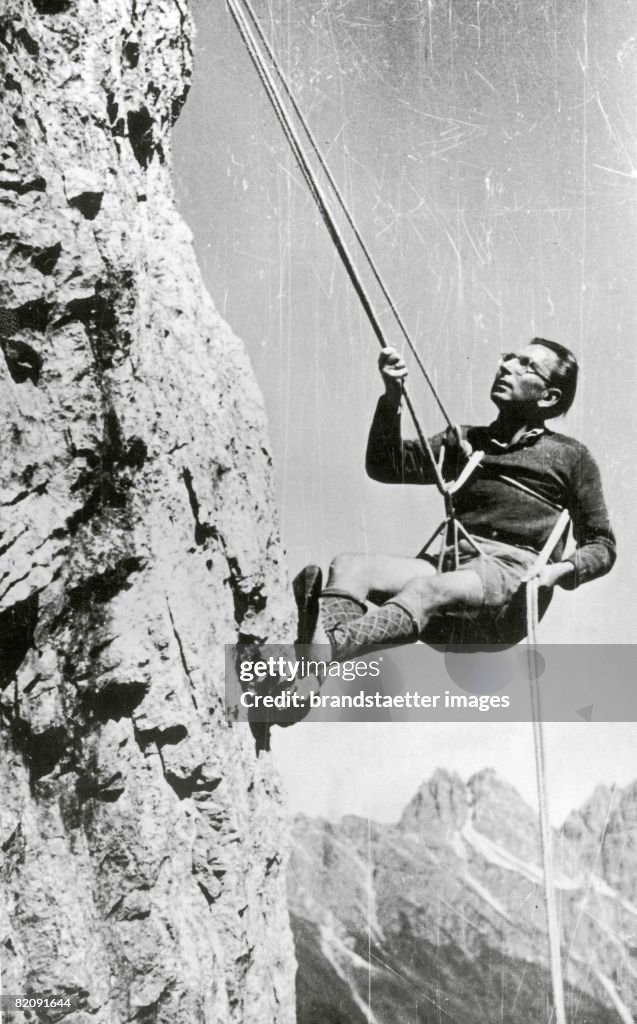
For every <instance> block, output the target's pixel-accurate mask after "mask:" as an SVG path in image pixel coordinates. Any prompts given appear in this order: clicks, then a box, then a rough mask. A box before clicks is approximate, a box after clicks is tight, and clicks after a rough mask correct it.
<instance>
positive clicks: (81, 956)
mask: <svg viewBox="0 0 637 1024" xmlns="http://www.w3.org/2000/svg"><path fill="white" fill-rule="evenodd" d="M191 39H192V25H191V20H190V14H189V11H188V5H187V3H186V0H99V2H98V0H4V3H3V5H2V9H1V12H0V61H1V62H2V76H1V82H0V89H1V91H2V97H1V117H2V133H1V140H2V141H1V153H0V197H1V199H2V223H1V225H0V253H1V258H2V265H3V269H2V278H1V282H0V307H2V311H1V313H0V347H1V354H0V406H1V408H2V415H3V429H2V440H1V442H0V452H1V457H0V530H1V536H0V688H1V689H0V692H1V705H0V707H1V714H2V718H1V725H2V729H1V750H0V787H1V791H2V806H1V807H0V845H1V847H2V851H3V853H2V867H1V873H0V961H1V963H2V981H3V987H4V991H5V993H31V992H49V993H53V994H57V995H65V996H68V997H69V999H70V1003H71V1009H70V1010H69V1009H68V1008H67V1009H66V1010H62V1011H60V1010H57V1011H55V1013H53V1014H52V1015H49V1016H47V1014H46V1013H44V1016H41V1019H43V1020H48V1019H61V1017H64V1018H65V1019H68V1020H69V1021H73V1022H74V1024H75V1022H77V1024H83V1022H87V1021H89V1020H90V1021H94V1022H96V1024H98V1022H99V1024H120V1022H124V1021H138V1022H150V1021H153V1022H169V1021H170V1022H171V1024H174V1022H179V1021H184V1022H186V1021H187V1022H188V1024H192V1022H195V1021H201V1022H210V1024H212V1022H214V1024H226V1022H230V1021H233V1022H238V1021H241V1022H245V1024H252V1022H254V1024H273V1022H281V1024H285V1022H290V1021H292V1020H293V1018H294V1011H293V992H292V988H293V984H292V982H293V954H292V944H291V936H290V932H289V926H288V920H287V911H286V909H285V904H284V892H283V872H284V864H285V859H286V846H285V830H284V827H283V826H282V816H281V813H280V809H279V797H278V793H277V789H276V784H275V782H274V781H273V776H272V773H271V766H270V764H269V758H268V755H267V752H265V751H264V750H263V749H262V752H261V755H260V756H257V754H256V752H255V742H254V738H253V737H252V736H251V735H250V733H249V732H247V731H246V728H244V727H240V728H239V727H236V728H232V729H231V728H229V727H228V726H227V725H226V724H225V721H224V716H223V711H222V684H223V649H222V646H221V645H222V644H223V643H224V642H229V641H232V640H233V639H235V638H236V637H237V635H241V636H242V637H243V638H246V637H259V638H260V637H263V638H266V637H267V638H270V639H275V638H278V637H279V636H280V635H281V633H282V632H283V631H284V630H285V629H286V628H287V624H288V621H289V615H290V611H291V609H290V605H289V601H288V598H287V596H286V590H285V572H284V570H283V568H282V564H281V550H280V547H279V539H278V535H277V527H276V517H275V515H274V512H273V505H272V492H271V477H270V456H269V453H268V447H267V442H266V440H265V431H264V418H263V412H262V405H261V400H260V396H259V393H258V391H257V389H256V387H255V383H254V381H253V378H252V375H251V372H250V368H249V366H248V364H247V360H246V358H245V355H244V352H243V350H242V347H241V345H240V343H239V342H238V341H237V339H236V338H235V337H234V336H233V335H232V333H231V331H230V330H229V328H228V327H227V326H226V325H225V324H224V323H223V321H222V320H221V319H220V317H219V316H218V315H217V313H216V311H215V309H214V307H213V305H212V302H211V300H210V299H209V297H208V296H207V295H206V293H205V292H204V290H203V287H202V284H201V280H200V277H199V273H198V270H197V267H196V265H195V262H194V258H193V252H192V249H191V245H190V238H189V233H188V231H187V229H186V228H185V226H184V224H183V223H182V222H181V221H180V219H179V217H178V216H177V215H176V213H175V209H174V205H173V196H172V189H171V182H170V142H169V135H170V129H171V126H172V124H173V122H174V121H175V119H176V118H177V116H178V114H179V111H180V108H181V106H182V104H183V102H184V100H185V97H186V94H187V90H188V82H189V77H190V73H191V59H192V50H191ZM261 740H262V742H261V747H262V748H263V747H264V746H267V744H264V742H263V737H262V738H261ZM21 1019H22V1018H21Z"/></svg>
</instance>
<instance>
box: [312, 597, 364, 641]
mask: <svg viewBox="0 0 637 1024" xmlns="http://www.w3.org/2000/svg"><path fill="white" fill-rule="evenodd" d="M366 611H367V608H366V607H365V605H364V604H363V602H362V601H359V600H358V599H357V598H355V597H352V596H351V595H350V594H346V593H345V592H342V593H341V592H338V591H329V590H324V591H323V593H322V594H321V622H322V624H323V628H324V630H325V631H326V633H331V631H332V630H333V629H335V628H336V627H337V626H341V625H346V624H347V623H348V622H352V621H353V620H354V619H360V617H361V615H364V614H365V612H366Z"/></svg>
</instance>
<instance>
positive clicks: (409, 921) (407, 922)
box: [288, 769, 637, 1024]
mask: <svg viewBox="0 0 637 1024" xmlns="http://www.w3.org/2000/svg"><path fill="white" fill-rule="evenodd" d="M552 837H553V844H554V855H555V865H556V891H557V896H558V903H559V907H560V917H561V934H562V956H563V962H564V973H565V985H566V1000H567V1007H568V1020H569V1024H611V1022H616V1021H624V1022H626V1021H632V1020H633V1013H634V1007H635V1002H636V994H637V963H636V960H635V958H636V956H637V941H636V940H635V935H636V934H637V901H635V900H634V895H635V882H634V879H633V878H632V875H631V869H630V863H629V860H630V854H631V851H632V850H633V847H634V846H637V843H636V842H635V840H636V839H637V786H635V785H631V786H628V787H626V788H625V789H623V790H620V789H619V788H617V787H614V788H612V789H610V788H608V787H597V789H596V790H595V791H594V793H593V794H591V797H590V798H589V799H588V800H587V801H585V802H584V803H583V804H582V806H581V807H580V808H578V809H576V810H575V811H573V812H572V813H571V815H569V817H568V818H567V819H566V821H565V822H564V823H563V825H562V826H560V827H559V828H555V829H553V830H552ZM288 889H289V905H290V911H291V916H292V923H293V929H294V933H295V941H296V948H297V959H298V960H299V974H298V979H297V1014H298V1024H341V1022H342V1024H345V1022H346V1021H347V1022H349V1021H352V1022H356V1021H358V1020H359V1019H362V1020H369V1021H370V1022H372V1024H398V1022H400V1024H430V1022H431V1024H434V1021H435V1022H438V1021H440V1020H443V1021H447V1022H448V1024H452V1022H453V1024H463V1022H464V1021H468V1020H471V1021H472V1022H473V1024H492V1022H493V1021H494V1020H498V1021H499V1020H503V1021H504V1020H506V1021H507V1024H517V1022H518V1021H519V1022H520V1024H521V1022H522V1021H528V1020H534V1021H538V1022H540V1024H541V1022H543V1021H547V1022H548V1020H549V1016H550V1003H551V991H550V980H549V972H548V957H547V949H546V945H547V940H546V925H545V911H544V898H543V880H542V870H541V862H540V843H539V836H538V825H537V815H536V813H535V812H534V811H533V809H532V808H531V807H529V806H528V805H527V804H526V803H525V802H524V800H523V799H522V797H521V796H520V794H519V793H518V792H517V791H516V790H515V788H514V787H513V786H511V784H510V783H508V782H507V781H506V780H505V779H503V778H501V777H500V776H499V775H498V774H497V773H495V772H494V771H493V770H492V769H486V770H482V771H480V772H477V773H476V774H474V775H473V776H471V778H470V779H468V780H467V782H464V781H463V780H462V779H461V778H460V776H459V775H458V774H457V773H455V772H449V771H447V770H445V769H438V770H436V771H435V772H434V773H433V774H432V776H431V777H430V778H429V779H427V780H425V782H423V783H422V785H421V786H420V787H419V788H418V790H417V791H416V793H415V794H414V796H413V797H412V799H411V800H410V801H409V802H408V803H407V805H406V807H405V809H404V810H403V813H402V815H401V816H400V818H399V820H398V822H396V823H393V824H383V823H379V822H373V821H370V820H367V819H365V818H359V817H357V816H355V815H348V816H347V817H346V818H344V819H341V820H340V821H339V822H327V821H325V820H324V819H312V818H309V817H307V816H305V815H298V816H296V818H295V820H294V823H293V849H292V859H291V867H290V873H289V885H288ZM468 1008H470V1010H469V1009H468Z"/></svg>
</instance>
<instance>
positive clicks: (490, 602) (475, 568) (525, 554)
mask: <svg viewBox="0 0 637 1024" xmlns="http://www.w3.org/2000/svg"><path fill="white" fill-rule="evenodd" d="M476 543H477V544H479V545H480V547H481V548H482V551H483V552H484V554H480V553H479V552H477V551H476V549H475V548H474V547H473V546H472V545H471V544H470V543H469V541H467V540H460V541H459V542H458V553H459V563H460V564H459V565H458V569H471V570H472V572H475V573H477V575H478V576H479V577H480V579H481V580H482V587H483V590H484V601H483V607H484V608H501V607H502V605H505V604H507V603H508V602H509V601H510V600H511V598H512V597H513V596H514V594H516V593H517V591H518V590H519V589H520V587H521V586H522V583H523V581H524V579H525V578H526V576H527V575H528V573H529V572H530V570H531V569H532V568H533V566H534V565H535V563H536V561H537V557H538V556H537V552H535V551H529V550H527V549H526V548H518V547H515V546H514V545H513V544H502V543H501V542H500V541H496V540H487V539H486V538H483V537H476ZM425 557H426V558H427V561H431V562H433V563H434V564H436V563H437V559H433V558H431V557H429V556H425ZM454 568H455V565H454V557H453V548H448V549H447V551H446V553H445V556H444V560H443V571H444V572H450V571H452V570H453V569H454Z"/></svg>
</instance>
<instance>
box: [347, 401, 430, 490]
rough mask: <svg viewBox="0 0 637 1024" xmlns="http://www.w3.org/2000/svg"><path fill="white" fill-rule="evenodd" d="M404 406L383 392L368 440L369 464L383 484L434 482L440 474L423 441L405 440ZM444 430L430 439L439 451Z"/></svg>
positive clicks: (368, 466)
mask: <svg viewBox="0 0 637 1024" xmlns="http://www.w3.org/2000/svg"><path fill="white" fill-rule="evenodd" d="M401 418H402V417H401V411H400V407H399V406H398V407H397V406H396V405H395V403H394V402H392V401H391V400H388V399H387V397H386V395H382V396H381V397H380V398H379V400H378V405H377V406H376V411H375V413H374V418H373V420H372V425H371V428H370V431H369V438H368V441H367V454H366V458H365V468H366V470H367V475H368V476H370V477H371V479H372V480H377V481H378V482H379V483H383V484H433V483H435V480H436V477H435V474H434V471H433V468H432V466H431V462H430V460H429V458H428V457H427V455H426V453H425V452H423V450H422V446H421V444H420V442H419V441H412V440H405V441H404V440H403V439H402V436H401ZM443 437H444V435H443V434H437V435H436V436H435V437H432V438H431V439H430V444H431V447H432V449H433V452H434V455H436V456H437V455H438V453H439V451H440V446H441V444H442V441H443Z"/></svg>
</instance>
